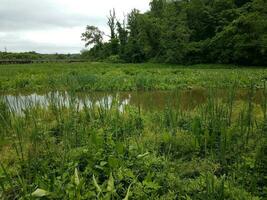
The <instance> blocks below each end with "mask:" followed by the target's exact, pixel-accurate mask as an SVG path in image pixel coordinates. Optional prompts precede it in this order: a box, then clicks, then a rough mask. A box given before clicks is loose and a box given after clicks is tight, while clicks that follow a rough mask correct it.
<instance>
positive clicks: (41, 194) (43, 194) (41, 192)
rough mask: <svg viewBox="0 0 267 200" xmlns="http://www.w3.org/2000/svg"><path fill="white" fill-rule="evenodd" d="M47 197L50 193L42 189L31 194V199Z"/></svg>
mask: <svg viewBox="0 0 267 200" xmlns="http://www.w3.org/2000/svg"><path fill="white" fill-rule="evenodd" d="M49 195H50V192H48V191H46V190H43V189H37V190H35V191H34V192H33V193H32V196H33V197H46V196H49Z"/></svg>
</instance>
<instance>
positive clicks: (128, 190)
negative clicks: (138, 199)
mask: <svg viewBox="0 0 267 200" xmlns="http://www.w3.org/2000/svg"><path fill="white" fill-rule="evenodd" d="M131 186H132V184H130V185H129V187H128V189H127V193H126V196H125V197H124V199H123V200H128V199H129V196H130V189H131Z"/></svg>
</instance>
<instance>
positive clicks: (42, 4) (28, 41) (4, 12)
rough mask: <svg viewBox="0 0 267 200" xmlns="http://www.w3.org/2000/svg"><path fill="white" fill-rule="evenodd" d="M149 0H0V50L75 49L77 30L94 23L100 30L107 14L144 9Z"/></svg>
mask: <svg viewBox="0 0 267 200" xmlns="http://www.w3.org/2000/svg"><path fill="white" fill-rule="evenodd" d="M149 2H150V0H0V51H4V49H5V47H6V48H7V50H8V51H12V52H21V51H36V52H40V53H56V52H58V53H78V52H80V50H81V49H83V48H84V43H83V42H82V41H81V33H82V32H83V31H84V29H85V26H86V25H87V24H89V25H95V26H98V27H99V28H100V29H101V30H103V31H108V29H107V26H106V21H107V15H108V13H109V10H110V9H112V8H115V9H116V12H117V16H118V18H122V17H123V14H127V13H128V12H130V11H131V10H132V9H133V8H137V9H139V10H140V11H142V12H144V11H146V10H148V8H149Z"/></svg>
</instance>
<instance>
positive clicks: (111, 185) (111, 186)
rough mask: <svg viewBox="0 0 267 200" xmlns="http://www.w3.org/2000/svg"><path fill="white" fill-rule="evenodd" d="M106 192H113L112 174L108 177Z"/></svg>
mask: <svg viewBox="0 0 267 200" xmlns="http://www.w3.org/2000/svg"><path fill="white" fill-rule="evenodd" d="M107 191H108V192H111V193H114V192H115V186H114V178H113V176H112V173H110V176H109V180H108V187H107Z"/></svg>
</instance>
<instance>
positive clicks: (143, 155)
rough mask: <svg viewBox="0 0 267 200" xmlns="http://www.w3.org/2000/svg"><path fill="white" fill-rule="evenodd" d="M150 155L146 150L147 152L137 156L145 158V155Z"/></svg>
mask: <svg viewBox="0 0 267 200" xmlns="http://www.w3.org/2000/svg"><path fill="white" fill-rule="evenodd" d="M148 155H149V152H146V153H144V154H140V155H138V156H137V158H138V159H140V158H144V157H146V156H148Z"/></svg>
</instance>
